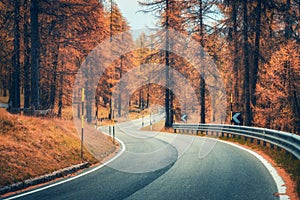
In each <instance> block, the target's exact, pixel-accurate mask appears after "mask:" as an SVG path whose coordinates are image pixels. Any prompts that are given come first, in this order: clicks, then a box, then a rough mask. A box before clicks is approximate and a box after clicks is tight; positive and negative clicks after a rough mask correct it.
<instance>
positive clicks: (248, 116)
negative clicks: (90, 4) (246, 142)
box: [243, 0, 252, 126]
mask: <svg viewBox="0 0 300 200" xmlns="http://www.w3.org/2000/svg"><path fill="white" fill-rule="evenodd" d="M247 6H248V1H247V0H244V1H243V20H244V21H243V25H244V29H243V38H244V46H243V54H244V55H243V59H244V68H245V74H244V95H245V105H244V110H245V125H246V126H251V124H252V111H251V106H250V87H249V81H250V77H249V75H250V72H249V56H248V54H249V51H248V48H249V42H248V8H247Z"/></svg>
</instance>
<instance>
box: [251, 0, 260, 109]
mask: <svg viewBox="0 0 300 200" xmlns="http://www.w3.org/2000/svg"><path fill="white" fill-rule="evenodd" d="M261 11H262V2H261V0H258V1H257V7H256V27H255V29H256V30H255V47H254V63H253V69H252V73H251V74H252V80H251V104H252V106H253V107H255V106H256V83H257V77H258V67H259V55H260V33H261V29H260V26H261Z"/></svg>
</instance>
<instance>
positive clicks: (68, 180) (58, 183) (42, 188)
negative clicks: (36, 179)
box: [3, 129, 126, 200]
mask: <svg viewBox="0 0 300 200" xmlns="http://www.w3.org/2000/svg"><path fill="white" fill-rule="evenodd" d="M97 130H98V129H97ZM102 133H103V134H106V135H108V134H107V133H106V132H102ZM115 139H116V140H117V141H118V142H119V143H120V145H121V151H120V152H118V153H117V154H116V155H115V156H114V157H112V158H111V159H109V160H108V161H106V162H104V163H102V164H101V165H99V166H97V167H95V168H92V169H90V170H88V171H86V172H83V173H80V174H78V175H76V176H74V177H71V178H67V179H65V180H62V181H59V182H56V183H53V184H50V185H47V186H42V187H41V188H37V189H33V190H31V191H28V192H24V193H21V194H18V195H15V196H11V197H8V198H4V199H3V200H12V199H17V198H20V197H24V196H27V195H30V194H34V193H36V192H40V191H43V190H47V189H49V188H52V187H55V186H58V185H61V184H64V183H67V182H70V181H73V180H75V179H78V178H80V177H82V176H85V175H88V174H90V173H92V172H95V171H97V170H99V169H101V168H102V167H104V166H106V165H108V164H109V163H111V162H113V161H114V160H116V159H117V158H118V157H120V156H121V155H122V154H123V153H124V152H125V150H126V146H125V144H124V143H123V141H122V140H120V139H119V138H117V137H115Z"/></svg>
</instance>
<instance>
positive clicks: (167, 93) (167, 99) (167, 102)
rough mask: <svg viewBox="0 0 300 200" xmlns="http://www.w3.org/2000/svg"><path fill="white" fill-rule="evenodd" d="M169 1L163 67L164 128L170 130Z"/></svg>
mask: <svg viewBox="0 0 300 200" xmlns="http://www.w3.org/2000/svg"><path fill="white" fill-rule="evenodd" d="M169 13H170V12H169V0H166V53H165V65H166V89H165V110H166V121H165V127H166V128H171V127H172V125H173V119H172V112H171V91H170V89H169V76H170V74H169V73H170V72H169V68H170V52H169V51H170V38H169V24H170V23H169Z"/></svg>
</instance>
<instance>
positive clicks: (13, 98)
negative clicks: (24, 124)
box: [10, 0, 20, 113]
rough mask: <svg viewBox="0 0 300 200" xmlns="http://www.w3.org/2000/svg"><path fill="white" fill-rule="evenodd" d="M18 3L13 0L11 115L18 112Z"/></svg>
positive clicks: (16, 0)
mask: <svg viewBox="0 0 300 200" xmlns="http://www.w3.org/2000/svg"><path fill="white" fill-rule="evenodd" d="M19 24H20V2H19V0H14V52H13V56H12V59H13V70H14V71H13V79H12V90H11V91H12V92H11V93H10V95H11V97H10V100H11V101H12V110H11V112H12V113H19V112H20V25H19Z"/></svg>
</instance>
